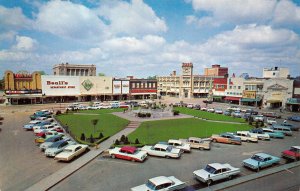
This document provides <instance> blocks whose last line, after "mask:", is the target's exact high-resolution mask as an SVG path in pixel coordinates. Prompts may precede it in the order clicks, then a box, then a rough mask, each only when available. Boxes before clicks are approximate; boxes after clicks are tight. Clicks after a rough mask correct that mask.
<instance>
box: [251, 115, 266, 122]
mask: <svg viewBox="0 0 300 191" xmlns="http://www.w3.org/2000/svg"><path fill="white" fill-rule="evenodd" d="M264 120H265V117H264V116H263V115H255V116H253V121H264Z"/></svg>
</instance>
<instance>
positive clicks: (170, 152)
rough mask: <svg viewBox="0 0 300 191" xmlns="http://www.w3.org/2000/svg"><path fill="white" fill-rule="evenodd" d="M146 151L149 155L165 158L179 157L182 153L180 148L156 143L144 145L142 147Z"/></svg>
mask: <svg viewBox="0 0 300 191" xmlns="http://www.w3.org/2000/svg"><path fill="white" fill-rule="evenodd" d="M141 150H142V151H146V152H147V153H148V155H152V156H159V157H165V158H179V157H180V156H181V154H182V151H181V150H180V149H176V148H174V147H172V146H170V145H165V144H156V145H154V146H144V147H142V149H141Z"/></svg>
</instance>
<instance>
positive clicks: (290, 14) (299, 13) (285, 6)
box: [272, 1, 300, 27]
mask: <svg viewBox="0 0 300 191" xmlns="http://www.w3.org/2000/svg"><path fill="white" fill-rule="evenodd" d="M272 22H273V24H275V25H279V26H294V27H295V26H296V27H300V7H299V6H297V5H295V4H294V3H292V2H290V1H279V2H278V4H277V6H276V9H275V12H274V18H273V21H272Z"/></svg>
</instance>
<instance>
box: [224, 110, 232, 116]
mask: <svg viewBox="0 0 300 191" xmlns="http://www.w3.org/2000/svg"><path fill="white" fill-rule="evenodd" d="M223 114H224V115H227V116H231V111H230V110H225V111H224V113H223Z"/></svg>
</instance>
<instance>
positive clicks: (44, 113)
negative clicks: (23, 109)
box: [30, 111, 51, 120]
mask: <svg viewBox="0 0 300 191" xmlns="http://www.w3.org/2000/svg"><path fill="white" fill-rule="evenodd" d="M50 115H51V112H49V111H37V112H35V113H34V114H33V115H31V116H30V119H31V120H35V119H36V118H38V117H49V116H50Z"/></svg>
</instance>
